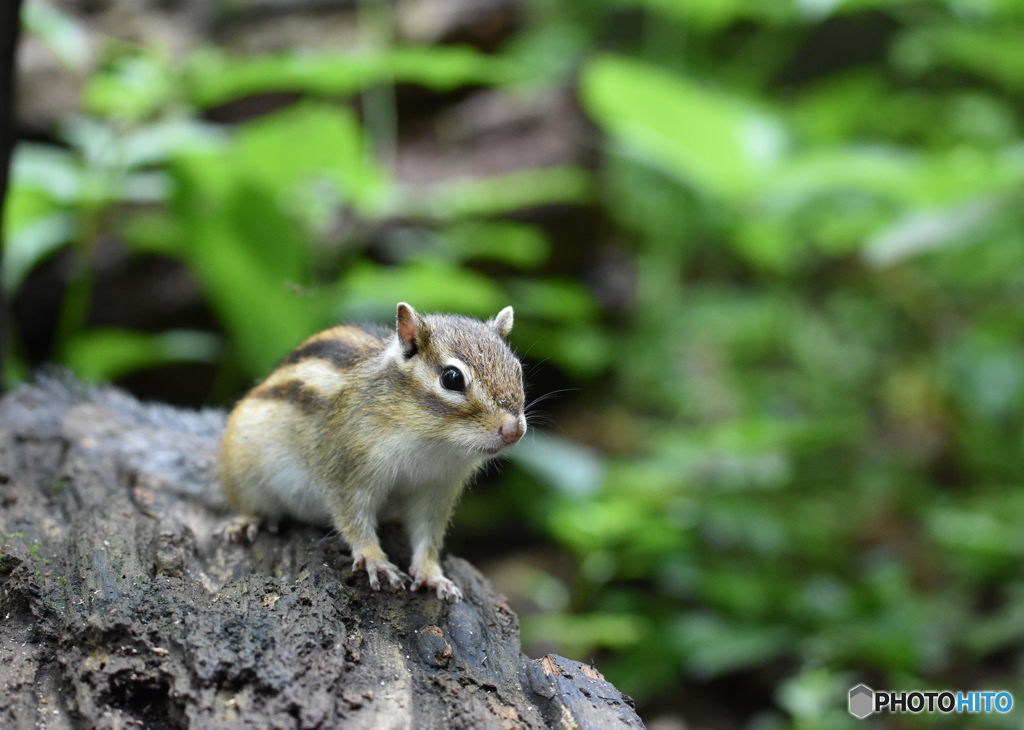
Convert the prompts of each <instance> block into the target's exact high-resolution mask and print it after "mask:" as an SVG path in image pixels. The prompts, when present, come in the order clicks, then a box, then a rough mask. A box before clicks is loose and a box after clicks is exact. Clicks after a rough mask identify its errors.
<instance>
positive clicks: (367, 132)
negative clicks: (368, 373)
mask: <svg viewBox="0 0 1024 730" xmlns="http://www.w3.org/2000/svg"><path fill="white" fill-rule="evenodd" d="M23 23H24V28H25V31H26V32H25V38H24V40H23V48H22V54H21V63H22V77H21V90H20V96H19V104H20V108H21V126H22V136H23V139H22V142H21V143H20V144H19V146H18V147H17V149H16V153H15V158H14V162H13V168H12V186H13V187H12V189H11V191H10V195H9V199H8V201H7V205H6V208H5V211H4V219H3V226H4V234H5V238H6V249H5V250H4V260H3V286H4V288H5V290H6V291H7V292H8V295H9V296H10V297H11V299H12V316H13V332H12V335H11V336H12V341H11V343H9V344H10V347H9V348H8V351H9V352H10V356H9V359H8V361H7V362H6V363H5V370H6V373H7V378H8V382H7V383H6V385H7V386H8V387H10V386H13V385H15V384H16V383H17V382H18V381H20V380H22V379H24V378H26V377H28V376H29V374H30V372H31V370H32V369H33V368H34V367H36V366H38V365H39V364H41V363H42V362H45V361H52V362H56V363H60V364H62V365H64V366H66V367H68V368H70V369H71V370H73V371H74V372H76V373H77V374H78V375H79V376H80V377H82V378H84V379H88V380H94V381H108V380H109V381H115V382H118V383H120V384H122V385H123V386H125V387H127V388H129V389H130V390H132V391H133V392H135V393H137V394H139V395H141V396H143V397H147V398H156V399H160V400H166V401H171V402H175V403H180V404H186V405H199V404H203V403H206V404H216V405H228V404H230V402H231V401H232V400H233V399H234V398H236V397H237V396H238V395H239V394H241V393H242V392H244V390H245V389H246V388H247V387H249V386H251V385H252V384H253V383H254V382H255V381H256V380H257V379H258V378H260V377H261V376H262V375H264V374H265V373H266V372H268V371H269V369H270V368H272V366H273V365H274V363H275V362H276V361H277V360H278V358H280V357H281V356H282V355H283V354H284V353H285V352H287V351H288V350H289V349H290V348H292V347H293V346H294V345H295V344H296V343H298V342H299V341H300V340H302V339H303V338H304V337H306V336H307V335H308V334H310V333H312V332H313V331H315V330H317V329H318V328H322V327H325V326H328V325H330V324H332V323H335V322H337V321H346V320H347V321H353V320H364V319H370V320H377V321H382V322H386V321H390V320H392V319H393V317H394V305H395V302H397V301H399V300H407V301H409V302H411V303H413V304H414V306H416V307H418V308H420V309H421V310H426V311H432V310H444V311H458V312H462V313H466V314H471V315H478V316H491V315H493V314H494V313H495V312H497V311H498V310H499V309H500V308H501V307H502V306H504V305H506V304H508V303H511V304H512V305H514V307H515V309H516V326H515V330H514V331H513V333H512V336H511V341H512V344H513V345H514V346H515V347H516V348H518V350H519V351H520V353H521V354H522V355H523V357H524V360H525V362H526V363H527V365H528V379H529V381H530V394H529V395H530V396H532V397H538V396H539V397H543V396H545V395H546V394H549V393H552V394H553V397H551V398H548V399H546V400H544V401H543V402H542V403H539V404H538V405H537V406H536V410H537V411H538V413H537V414H536V415H535V417H534V429H533V431H532V433H531V438H530V442H529V443H524V444H523V445H522V446H521V447H520V448H519V449H517V451H516V453H515V455H514V456H513V457H512V458H511V459H510V460H509V462H507V463H505V464H503V465H501V466H500V468H497V469H492V470H491V472H490V473H489V474H488V475H487V477H485V478H484V479H482V480H481V483H480V484H479V485H478V486H477V487H476V488H475V489H474V490H473V491H472V492H471V493H470V494H469V495H468V496H467V497H466V499H465V500H464V502H463V504H462V506H461V507H460V510H459V512H458V514H457V517H456V524H455V525H454V528H453V535H452V538H451V540H450V542H449V546H450V547H451V549H452V550H453V551H454V552H458V553H460V554H463V555H466V556H467V557H469V558H471V559H473V560H474V561H475V562H477V563H478V564H480V565H482V566H483V567H484V569H485V572H487V573H488V574H489V575H490V576H491V577H492V578H493V579H494V580H495V581H496V583H497V584H498V585H499V587H500V588H501V589H502V590H504V591H505V592H506V593H508V594H509V595H510V596H511V598H512V601H513V605H514V607H515V608H516V609H517V610H518V611H519V613H520V615H521V617H522V622H523V635H524V646H525V649H526V651H527V652H528V653H530V654H532V655H534V656H536V655H538V654H539V653H543V652H546V651H557V652H559V653H562V654H565V655H567V656H571V657H574V658H577V659H582V660H586V661H589V660H593V661H594V662H596V664H597V666H598V667H599V668H600V669H601V671H603V672H604V673H605V674H606V675H607V677H608V678H609V679H610V680H611V681H613V682H614V683H615V684H616V685H617V686H618V687H619V688H620V689H622V690H623V691H625V692H627V693H629V694H631V695H633V696H634V697H635V699H636V700H637V703H638V707H639V709H640V712H641V716H643V717H644V718H645V719H646V720H647V722H648V724H649V726H651V727H658V728H662V729H664V730H669V729H671V728H682V727H720V728H731V727H735V728H753V729H756V730H770V729H775V728H779V729H782V728H817V727H830V728H842V727H859V726H861V725H860V724H859V721H856V720H853V719H852V718H851V717H850V716H849V715H848V714H847V712H846V692H847V690H848V689H849V688H850V687H851V686H853V685H854V684H856V683H858V682H866V683H867V684H869V685H871V686H873V687H875V688H888V689H896V690H900V689H902V690H908V691H909V690H911V689H928V688H932V689H940V690H941V689H953V690H969V689H1007V690H1010V691H1012V692H1014V694H1015V696H1016V697H1017V698H1019V699H1021V700H1024V683H1022V680H1021V676H1022V670H1024V572H1022V570H1021V568H1020V565H1021V559H1022V557H1024V530H1022V529H1021V525H1022V523H1024V490H1022V489H1021V487H1022V484H1021V465H1022V463H1024V307H1022V306H1021V305H1022V303H1024V207H1022V206H1021V204H1020V203H1021V193H1022V192H1024V144H1022V138H1021V132H1022V120H1024V42H1022V38H1024V35H1022V33H1024V2H1019V1H1018V0H936V1H933V2H926V1H917V2H911V1H899V0H888V1H886V0H777V1H776V2H762V1H761V0H566V1H564V2H556V1H555V0H488V2H472V1H471V0H465V1H462V0H418V1H416V2H411V1H410V2H407V1H402V2H395V3H391V4H384V3H380V2H374V1H372V0H361V1H360V2H357V3H354V2H346V1H345V0H337V2H320V3H303V2H301V1H300V0H296V1H295V2H293V3H274V2H266V1H259V0H244V1H243V0H238V1H237V2H232V3H224V4H220V5H215V6H214V7H210V6H208V5H207V4H205V3H198V2H187V1H186V0H174V1H172V2H163V3H153V4H151V6H150V5H144V4H139V6H136V5H135V4H132V3H128V2H123V1H119V0H104V1H103V2H88V3H86V2H75V1H74V0H66V1H65V2H61V3H57V2H55V0H51V1H50V2H45V3H44V2H42V0H29V2H27V4H26V7H25V11H24V13H23ZM556 391H557V392H556ZM1016 716H1019V711H1015V712H1014V713H1011V714H1010V715H1006V716H999V715H993V716H971V717H970V718H966V717H951V718H941V717H934V716H928V715H921V716H912V715H907V716H899V717H895V716H894V717H889V718H882V719H878V718H875V720H876V721H877V725H876V726H881V725H885V726H889V727H917V726H921V725H924V724H928V725H933V724H942V723H945V724H946V725H948V726H956V725H963V724H970V725H971V726H972V727H983V726H984V727H987V726H991V727H1012V726H1018V724H1019V720H1017V719H1015V717H1016ZM968 719H969V723H967V720H968ZM867 724H868V725H871V722H868V723H867Z"/></svg>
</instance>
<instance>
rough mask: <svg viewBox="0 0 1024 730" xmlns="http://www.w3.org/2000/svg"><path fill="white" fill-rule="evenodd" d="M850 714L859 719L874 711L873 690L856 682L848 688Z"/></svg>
mask: <svg viewBox="0 0 1024 730" xmlns="http://www.w3.org/2000/svg"><path fill="white" fill-rule="evenodd" d="M848 707H849V710H850V714H851V715H853V716H854V717H856V718H857V719H859V720H863V719H864V718H865V717H867V716H868V715H870V714H871V713H872V712H874V711H875V691H874V690H873V689H871V688H870V687H868V686H867V685H863V684H858V685H857V686H856V687H854V688H853V689H851V690H850V700H849V705H848Z"/></svg>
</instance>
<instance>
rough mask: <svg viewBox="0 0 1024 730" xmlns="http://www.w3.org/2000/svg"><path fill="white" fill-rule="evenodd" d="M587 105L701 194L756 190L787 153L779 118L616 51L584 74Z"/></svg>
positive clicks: (628, 144)
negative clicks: (781, 156) (784, 147)
mask: <svg viewBox="0 0 1024 730" xmlns="http://www.w3.org/2000/svg"><path fill="white" fill-rule="evenodd" d="M580 94H581V97H582V101H583V105H584V107H585V108H586V109H587V111H588V112H589V113H590V114H591V116H593V117H594V120H595V121H596V122H597V123H598V124H599V125H600V126H601V127H603V128H604V130H605V131H606V132H607V133H608V134H609V135H611V136H612V137H613V138H614V139H615V140H616V141H618V142H619V143H620V144H621V145H623V146H624V147H625V148H626V150H627V151H628V152H630V153H632V154H637V155H639V156H641V157H642V158H643V159H645V160H646V161H647V162H648V163H649V164H652V165H656V166H658V167H661V168H663V169H665V170H667V171H668V172H670V173H672V174H674V175H676V176H678V177H680V178H681V179H683V180H684V181H686V182H687V183H689V184H690V185H692V186H693V187H694V188H695V189H697V190H698V191H700V192H701V193H704V194H708V195H713V196H721V197H726V198H735V197H737V196H742V195H744V194H746V193H749V192H751V191H752V190H753V189H754V188H755V186H756V185H757V184H758V182H759V181H760V179H761V178H762V177H763V176H764V175H765V174H766V173H767V172H768V171H769V170H770V169H771V167H772V165H773V164H774V163H775V162H776V160H777V159H778V157H779V155H780V154H781V151H782V147H783V141H784V140H783V135H782V130H781V127H780V126H779V124H778V123H777V122H776V121H774V120H772V119H771V118H769V117H768V116H766V115H764V114H762V113H758V112H756V111H755V110H754V108H753V107H752V106H751V105H749V104H746V103H744V102H742V101H741V100H740V99H738V98H735V97H731V96H729V95H728V94H727V93H725V92H721V91H712V90H709V89H706V88H703V87H701V86H699V85H698V84H696V83H695V82H693V81H690V80H688V79H685V78H683V77H681V76H676V75H673V74H670V73H668V72H666V71H664V70H662V69H660V68H657V67H655V66H652V65H650V64H646V63H642V62H640V61H635V60H631V59H627V58H624V57H617V56H601V57H598V58H596V59H594V60H592V61H591V62H590V63H589V64H588V65H587V66H586V67H585V68H584V69H583V72H582V76H581V79H580Z"/></svg>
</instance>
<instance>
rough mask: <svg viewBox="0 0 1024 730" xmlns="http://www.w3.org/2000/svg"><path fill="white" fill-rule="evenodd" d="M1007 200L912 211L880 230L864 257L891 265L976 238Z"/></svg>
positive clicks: (867, 245)
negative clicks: (976, 234)
mask: <svg viewBox="0 0 1024 730" xmlns="http://www.w3.org/2000/svg"><path fill="white" fill-rule="evenodd" d="M1002 207H1003V201H1001V200H995V199H992V198H984V199H982V200H975V201H971V202H969V203H965V204H963V205H958V206H955V207H952V208H947V209H944V210H935V211H917V212H913V213H910V214H908V215H906V216H904V217H903V218H901V219H900V220H898V221H896V223H894V224H893V225H892V226H890V227H889V228H886V229H885V230H883V231H881V232H879V233H878V234H877V235H876V236H874V237H873V238H872V239H871V240H870V241H868V242H867V244H865V246H864V250H863V256H864V260H865V261H867V262H868V263H869V264H871V265H872V266H879V267H881V266H890V265H892V264H895V263H898V262H900V261H903V260H905V259H908V258H911V257H912V256H917V255H920V254H923V253H928V252H930V251H936V250H939V249H942V248H945V247H947V246H951V245H955V244H959V243H966V242H969V241H971V240H972V239H973V240H976V236H974V235H973V234H975V233H976V232H978V231H979V230H981V229H984V228H985V227H986V224H987V223H988V222H989V221H991V220H992V219H993V217H995V216H997V215H998V214H999V212H1000V209H1001V208H1002Z"/></svg>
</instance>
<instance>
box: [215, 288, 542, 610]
mask: <svg viewBox="0 0 1024 730" xmlns="http://www.w3.org/2000/svg"><path fill="white" fill-rule="evenodd" d="M512 317H513V312H512V307H506V308H505V309H503V310H501V312H499V313H498V315H497V316H496V317H494V319H491V320H488V321H486V322H481V321H480V320H476V319H470V318H468V317H461V316H457V315H446V314H435V315H426V316H424V315H421V314H419V313H417V312H416V310H415V309H413V308H412V307H411V306H409V305H408V304H406V303H404V302H402V303H400V304H399V305H398V318H397V328H396V329H397V331H396V330H393V329H390V328H387V327H381V326H378V325H344V326H339V327H334V328H332V329H328V330H325V331H323V332H320V333H319V334H316V335H313V336H312V337H310V338H309V339H307V340H306V341H305V342H303V343H302V344H300V345H299V346H298V347H297V348H296V349H295V350H293V351H292V352H291V354H289V355H288V356H287V357H285V359H284V360H283V361H282V362H281V363H280V364H279V365H278V366H277V368H276V369H275V370H274V371H273V372H272V373H271V374H270V375H269V376H268V377H267V379H266V380H264V381H263V382H262V383H261V384H260V385H258V386H257V387H256V388H254V389H253V390H252V391H250V392H249V393H248V394H247V395H246V396H245V397H244V398H242V400H241V401H239V403H238V404H237V405H236V406H235V408H234V410H233V411H232V412H231V416H230V417H229V419H228V423H227V429H226V431H225V433H224V439H223V441H222V443H221V452H220V474H221V481H222V482H223V484H224V489H225V491H226V493H227V497H228V501H229V503H230V504H231V506H232V507H234V508H235V509H236V510H239V511H241V512H243V513H244V514H243V516H242V517H241V518H239V519H238V520H236V521H235V523H234V526H233V527H229V528H228V529H227V530H226V531H225V532H226V533H227V534H228V536H229V537H231V538H232V539H236V540H237V539H239V538H240V537H242V536H246V537H248V538H249V539H250V540H252V539H253V538H254V537H255V534H256V533H255V528H256V527H257V526H258V525H259V522H260V520H261V519H262V518H271V519H278V518H284V517H293V518H295V519H298V520H301V521H304V522H310V523H314V524H323V525H333V526H334V527H336V528H337V529H338V530H339V531H340V532H341V535H342V536H343V537H344V538H345V540H346V542H347V543H348V545H349V547H350V548H351V549H352V558H353V564H352V568H353V570H357V571H358V570H364V571H366V573H367V575H368V577H369V581H370V586H371V587H372V588H373V589H374V590H378V589H379V588H380V583H379V579H378V575H382V576H384V578H385V579H387V581H388V582H389V583H390V584H391V585H392V586H393V587H395V588H399V587H402V586H404V584H405V581H406V580H409V576H407V575H405V574H404V573H402V571H400V570H399V569H398V568H397V567H396V566H395V565H394V564H393V563H391V562H390V561H389V560H388V558H387V556H386V555H385V554H384V551H383V550H382V549H381V546H380V541H379V540H378V538H377V524H378V520H379V519H387V518H390V517H392V516H397V517H401V518H403V519H404V521H405V525H406V529H407V531H408V534H409V538H410V541H411V543H412V548H413V556H412V564H411V566H410V568H409V572H410V573H411V574H412V585H411V587H410V590H413V591H415V590H417V589H419V588H420V587H422V586H426V587H427V588H428V589H430V590H434V591H436V593H437V597H438V598H439V599H441V600H446V601H448V602H449V603H455V602H457V601H459V600H461V599H462V593H461V591H459V589H458V588H457V587H456V586H455V584H454V583H452V581H451V580H449V579H448V578H446V577H445V575H444V573H443V572H442V571H441V566H440V563H439V562H438V559H439V556H440V550H441V543H442V541H443V539H444V533H445V529H446V527H447V525H448V521H449V519H450V517H451V514H452V511H453V510H454V508H455V503H456V501H457V499H458V497H459V494H460V493H461V492H462V489H463V487H464V486H465V484H466V482H467V481H468V480H469V478H470V476H471V475H472V474H473V472H474V471H476V469H477V468H478V467H479V466H480V465H481V464H483V463H484V462H485V461H486V460H487V459H490V458H492V457H493V456H495V455H497V454H498V453H500V452H501V451H503V450H504V449H506V448H508V447H510V446H512V445H514V444H516V443H517V442H518V441H519V440H520V439H522V437H523V434H525V433H526V417H525V414H524V412H523V370H522V366H521V364H520V362H519V360H518V358H516V356H515V355H514V354H513V353H512V350H510V349H509V347H508V345H507V344H506V343H505V338H506V337H507V336H508V333H509V332H510V331H511V329H512Z"/></svg>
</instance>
